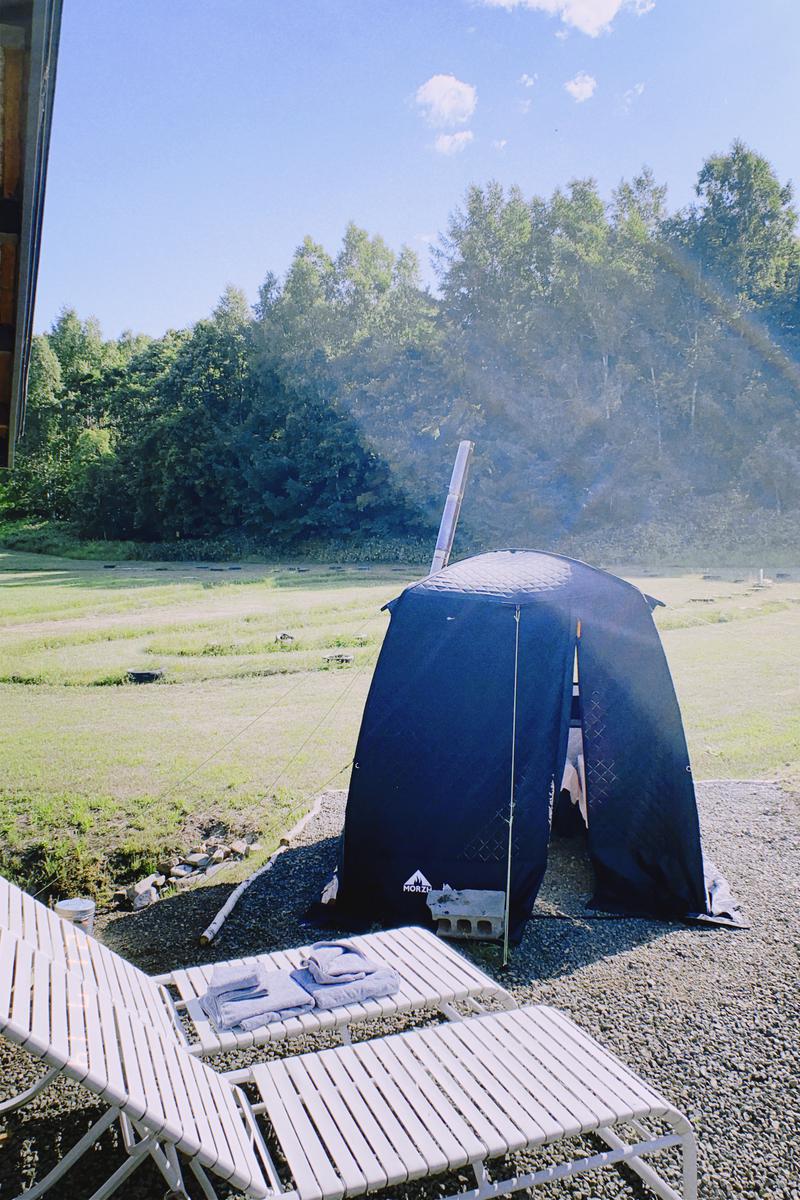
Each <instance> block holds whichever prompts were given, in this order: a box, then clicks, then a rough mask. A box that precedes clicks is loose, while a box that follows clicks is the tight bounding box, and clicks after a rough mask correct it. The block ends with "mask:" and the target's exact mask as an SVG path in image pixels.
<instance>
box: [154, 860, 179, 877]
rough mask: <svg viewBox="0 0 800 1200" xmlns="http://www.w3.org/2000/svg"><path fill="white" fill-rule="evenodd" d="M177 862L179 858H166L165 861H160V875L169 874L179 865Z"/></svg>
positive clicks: (157, 868) (158, 866)
mask: <svg viewBox="0 0 800 1200" xmlns="http://www.w3.org/2000/svg"><path fill="white" fill-rule="evenodd" d="M177 864H178V859H177V858H165V859H164V861H163V862H160V863H159V864H158V865H157V867H156V870H157V871H158V873H159V875H169V873H170V871H171V870H172V868H173V867H175V866H177Z"/></svg>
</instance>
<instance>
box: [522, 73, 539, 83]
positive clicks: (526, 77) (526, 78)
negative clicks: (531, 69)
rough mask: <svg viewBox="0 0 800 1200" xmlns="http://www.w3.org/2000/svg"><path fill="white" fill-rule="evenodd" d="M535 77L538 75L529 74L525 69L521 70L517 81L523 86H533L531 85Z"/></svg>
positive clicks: (534, 81)
mask: <svg viewBox="0 0 800 1200" xmlns="http://www.w3.org/2000/svg"><path fill="white" fill-rule="evenodd" d="M537 78H538V76H536V75H529V74H528V72H527V71H523V72H522V74H521V75H520V77H519V82H520V83H521V84H522V86H523V87H533V85H534V84H535V83H536V80H537Z"/></svg>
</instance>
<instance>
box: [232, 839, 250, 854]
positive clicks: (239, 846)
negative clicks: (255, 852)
mask: <svg viewBox="0 0 800 1200" xmlns="http://www.w3.org/2000/svg"><path fill="white" fill-rule="evenodd" d="M249 853H250V847H249V846H248V844H247V842H246V841H245V840H244V839H243V838H237V840H236V841H235V842H231V854H239V855H240V856H241V857H242V858H246V857H247V855H248V854H249Z"/></svg>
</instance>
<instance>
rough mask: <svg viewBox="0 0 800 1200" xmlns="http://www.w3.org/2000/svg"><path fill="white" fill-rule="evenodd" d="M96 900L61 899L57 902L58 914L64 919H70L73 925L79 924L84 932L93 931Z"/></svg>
mask: <svg viewBox="0 0 800 1200" xmlns="http://www.w3.org/2000/svg"><path fill="white" fill-rule="evenodd" d="M96 907H97V906H96V905H95V902H94V900H81V899H77V898H76V899H73V900H59V901H58V903H57V904H56V915H57V916H59V917H61V919H62V920H63V921H69V922H70V924H71V925H77V926H78V928H79V929H82V930H83V932H84V933H91V932H92V930H93V929H94V914H95V908H96Z"/></svg>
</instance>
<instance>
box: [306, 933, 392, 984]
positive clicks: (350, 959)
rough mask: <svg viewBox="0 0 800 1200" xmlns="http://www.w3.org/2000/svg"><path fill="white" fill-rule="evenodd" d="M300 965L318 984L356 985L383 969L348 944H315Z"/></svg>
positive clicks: (380, 965) (379, 964)
mask: <svg viewBox="0 0 800 1200" xmlns="http://www.w3.org/2000/svg"><path fill="white" fill-rule="evenodd" d="M300 965H301V966H302V967H305V968H306V970H307V971H309V972H310V973H311V976H312V978H313V979H314V980H316V982H317V983H354V982H355V981H356V980H358V979H364V978H365V977H366V976H367V975H372V974H374V972H375V971H380V970H381V969H382V967H383V964H382V963H378V962H374V961H373V960H372V959H370V958H367V956H366V955H365V954H362V952H361V951H360V950H359V949H358V948H357V947H356V946H351V945H349V943H347V942H315V943H314V945H313V946H312V947H311V949H310V950H309V952H308V954H307V955H306V957H305V958H304V959H303V960H302V961H301V964H300Z"/></svg>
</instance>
